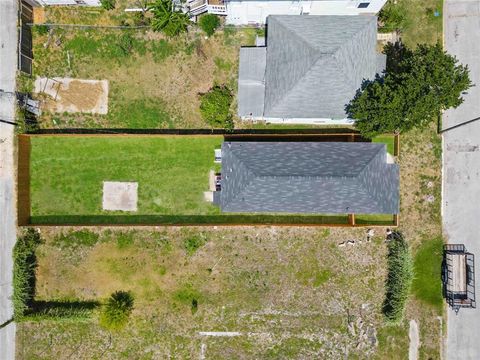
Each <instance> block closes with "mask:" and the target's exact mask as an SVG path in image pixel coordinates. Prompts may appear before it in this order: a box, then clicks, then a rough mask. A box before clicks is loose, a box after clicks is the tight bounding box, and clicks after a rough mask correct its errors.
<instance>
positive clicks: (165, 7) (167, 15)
mask: <svg viewBox="0 0 480 360" xmlns="http://www.w3.org/2000/svg"><path fill="white" fill-rule="evenodd" d="M148 10H150V11H151V12H152V13H153V18H152V20H151V22H150V24H151V27H152V29H153V30H154V31H162V32H163V33H164V34H165V35H167V36H169V37H174V36H177V35H179V34H181V33H183V32H186V31H187V29H188V25H190V19H189V16H188V14H186V13H184V12H183V11H182V10H181V9H179V8H178V7H177V5H176V4H174V2H173V1H172V0H157V1H155V2H154V3H153V4H152V5H150V6H149V7H148Z"/></svg>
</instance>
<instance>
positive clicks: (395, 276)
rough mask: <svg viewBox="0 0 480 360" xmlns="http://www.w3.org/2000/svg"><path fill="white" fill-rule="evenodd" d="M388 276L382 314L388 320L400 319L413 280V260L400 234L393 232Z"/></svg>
mask: <svg viewBox="0 0 480 360" xmlns="http://www.w3.org/2000/svg"><path fill="white" fill-rule="evenodd" d="M387 264H388V276H387V282H386V284H385V285H386V295H385V300H384V302H383V314H384V315H385V318H386V319H387V321H388V322H391V323H398V322H400V321H401V320H402V318H403V314H404V311H405V304H406V302H407V299H408V294H409V292H410V287H411V285H412V281H413V261H412V256H411V254H410V250H409V248H408V244H407V243H406V241H405V240H404V239H403V236H402V234H400V233H394V234H393V236H392V240H391V241H390V242H389V243H388V259H387Z"/></svg>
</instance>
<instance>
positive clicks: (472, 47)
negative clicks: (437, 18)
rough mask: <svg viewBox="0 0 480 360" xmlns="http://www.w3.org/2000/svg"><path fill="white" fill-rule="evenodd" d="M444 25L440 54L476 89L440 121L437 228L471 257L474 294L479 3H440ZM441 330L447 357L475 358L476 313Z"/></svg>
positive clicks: (479, 176)
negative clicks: (465, 71) (465, 69)
mask: <svg viewBox="0 0 480 360" xmlns="http://www.w3.org/2000/svg"><path fill="white" fill-rule="evenodd" d="M444 25H445V26H444V35H445V37H444V38H445V48H446V50H447V51H448V52H449V53H450V54H452V55H455V56H456V57H457V58H458V59H459V60H460V62H461V63H463V64H468V66H469V68H470V77H471V79H472V81H473V83H475V84H477V86H475V87H473V88H472V89H471V90H469V91H468V94H467V95H465V96H464V98H465V102H464V103H463V104H462V105H461V106H460V107H459V108H457V109H454V110H449V111H447V112H446V113H445V114H444V117H443V129H444V130H445V129H449V128H450V130H446V131H445V132H444V133H443V204H442V211H443V225H444V231H445V234H446V236H447V238H448V242H449V243H463V244H465V246H466V247H467V249H468V250H469V251H470V252H473V253H474V254H475V256H476V257H477V259H476V260H477V261H476V265H477V266H476V271H475V279H476V289H477V296H478V289H480V120H476V121H472V122H468V121H469V120H472V119H475V118H478V117H480V0H467V1H465V0H463V1H454V0H446V2H445V5H444ZM465 122H467V123H466V124H463V125H461V124H462V123H465ZM456 125H458V127H455V126H456ZM452 127H454V128H452ZM478 300H479V301H480V297H479V298H478ZM479 306H480V305H479ZM447 332H448V334H447V348H446V353H447V359H462V360H468V359H480V341H479V339H478V334H480V309H462V310H460V312H459V314H458V315H455V313H454V312H453V311H451V310H449V311H448V326H447Z"/></svg>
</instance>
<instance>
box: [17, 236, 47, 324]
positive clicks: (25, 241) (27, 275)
mask: <svg viewBox="0 0 480 360" xmlns="http://www.w3.org/2000/svg"><path fill="white" fill-rule="evenodd" d="M40 243H41V238H40V234H39V233H38V232H37V231H35V230H34V229H28V230H27V231H26V232H25V234H24V235H23V236H21V237H20V238H19V239H18V240H17V243H16V244H15V247H14V248H13V313H14V315H13V316H14V318H15V320H16V321H19V320H21V319H22V318H23V317H24V316H25V315H26V314H27V313H28V312H29V310H30V308H31V306H32V303H33V299H34V297H35V269H36V267H37V257H36V255H35V250H36V248H37V246H38V245H39V244H40Z"/></svg>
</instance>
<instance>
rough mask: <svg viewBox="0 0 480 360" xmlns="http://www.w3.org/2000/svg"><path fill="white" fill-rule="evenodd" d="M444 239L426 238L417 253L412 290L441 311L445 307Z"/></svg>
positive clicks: (419, 297) (418, 296)
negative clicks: (443, 278)
mask: <svg viewBox="0 0 480 360" xmlns="http://www.w3.org/2000/svg"><path fill="white" fill-rule="evenodd" d="M442 258H443V239H442V238H441V237H438V238H436V239H433V240H426V241H425V243H424V244H422V245H421V246H420V248H419V249H418V250H417V252H416V255H415V278H414V281H413V286H412V290H413V293H414V294H415V296H416V297H417V298H418V299H420V300H422V301H423V302H425V303H427V304H430V305H432V306H433V307H435V308H436V309H437V311H438V312H439V313H441V312H442V308H443V297H442V282H441V276H442V273H441V266H442Z"/></svg>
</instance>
